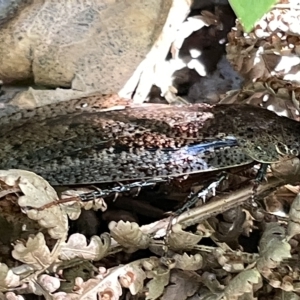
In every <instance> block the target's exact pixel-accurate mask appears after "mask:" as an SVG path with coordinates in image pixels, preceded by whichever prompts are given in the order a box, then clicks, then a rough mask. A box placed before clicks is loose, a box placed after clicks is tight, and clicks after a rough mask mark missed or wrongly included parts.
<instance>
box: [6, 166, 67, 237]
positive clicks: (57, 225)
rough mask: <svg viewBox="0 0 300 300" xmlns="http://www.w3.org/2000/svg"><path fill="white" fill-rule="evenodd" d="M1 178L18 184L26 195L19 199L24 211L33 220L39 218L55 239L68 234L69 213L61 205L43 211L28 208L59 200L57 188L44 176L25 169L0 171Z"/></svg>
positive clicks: (11, 183) (8, 182) (9, 183)
mask: <svg viewBox="0 0 300 300" xmlns="http://www.w3.org/2000/svg"><path fill="white" fill-rule="evenodd" d="M0 179H1V180H3V181H4V182H5V183H7V184H8V185H11V186H14V185H18V186H19V187H20V189H21V191H22V192H23V193H24V196H21V197H20V198H19V200H18V204H19V205H20V207H21V208H23V211H25V212H26V211H27V216H28V217H29V218H30V219H32V220H37V221H38V223H39V225H41V226H42V227H44V228H48V229H49V231H48V232H49V234H50V235H51V237H52V238H54V239H59V238H62V237H64V236H66V234H67V232H68V219H67V215H66V214H65V213H64V212H63V211H62V210H61V209H60V207H59V206H52V207H50V208H48V209H44V210H41V211H38V210H35V209H29V210H28V208H39V207H42V206H44V205H46V204H49V203H52V202H54V201H57V200H58V196H57V194H56V192H55V190H54V189H53V188H52V187H51V186H50V184H49V183H48V182H47V181H45V180H44V179H43V178H42V177H40V176H38V175H36V174H34V173H32V172H28V171H24V170H8V171H3V170H1V171H0Z"/></svg>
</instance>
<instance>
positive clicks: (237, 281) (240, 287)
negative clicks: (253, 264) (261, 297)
mask: <svg viewBox="0 0 300 300" xmlns="http://www.w3.org/2000/svg"><path fill="white" fill-rule="evenodd" d="M261 281H262V278H261V276H260V274H259V272H258V271H257V270H256V269H252V270H245V271H243V272H241V273H240V274H238V275H237V276H236V277H234V278H233V279H232V280H231V281H230V282H229V284H228V285H227V286H226V288H225V291H224V292H225V295H226V299H228V300H234V299H238V297H239V296H241V295H243V294H245V293H253V285H254V284H258V283H260V282H261Z"/></svg>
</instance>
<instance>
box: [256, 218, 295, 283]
mask: <svg viewBox="0 0 300 300" xmlns="http://www.w3.org/2000/svg"><path fill="white" fill-rule="evenodd" d="M259 248H260V249H259V253H260V258H259V259H258V260H257V269H258V270H259V272H260V273H261V274H262V275H264V276H265V277H267V278H268V277H269V276H270V275H272V270H271V269H273V268H276V267H277V266H278V265H279V264H280V262H281V261H282V260H283V259H285V258H290V257H291V253H290V251H291V245H290V244H289V243H288V241H287V239H286V238H285V229H284V228H283V227H280V225H279V224H277V223H269V224H267V225H266V230H265V232H264V233H263V235H262V237H261V240H260V243H259Z"/></svg>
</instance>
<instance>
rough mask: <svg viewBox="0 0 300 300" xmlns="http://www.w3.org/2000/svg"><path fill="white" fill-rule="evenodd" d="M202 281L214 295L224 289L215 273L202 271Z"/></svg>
mask: <svg viewBox="0 0 300 300" xmlns="http://www.w3.org/2000/svg"><path fill="white" fill-rule="evenodd" d="M202 282H203V283H204V285H205V286H206V287H207V288H208V289H209V290H210V291H211V292H212V293H214V294H215V295H216V294H219V293H223V291H224V286H223V285H222V284H220V282H219V281H218V279H217V276H216V274H213V273H210V272H204V273H203V274H202Z"/></svg>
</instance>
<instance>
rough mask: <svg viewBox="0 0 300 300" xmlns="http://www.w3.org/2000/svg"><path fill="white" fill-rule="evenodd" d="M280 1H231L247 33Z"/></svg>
mask: <svg viewBox="0 0 300 300" xmlns="http://www.w3.org/2000/svg"><path fill="white" fill-rule="evenodd" d="M276 2H278V0H229V3H230V5H231V7H232V9H233V10H234V12H235V14H236V16H237V17H238V19H239V20H240V22H241V24H242V25H243V27H244V30H245V31H246V32H250V31H251V30H252V28H253V27H254V25H255V23H256V22H257V21H258V20H260V19H261V18H262V16H263V15H264V14H265V13H267V12H268V11H269V10H270V8H271V7H272V6H273V5H274V4H275V3H276Z"/></svg>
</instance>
